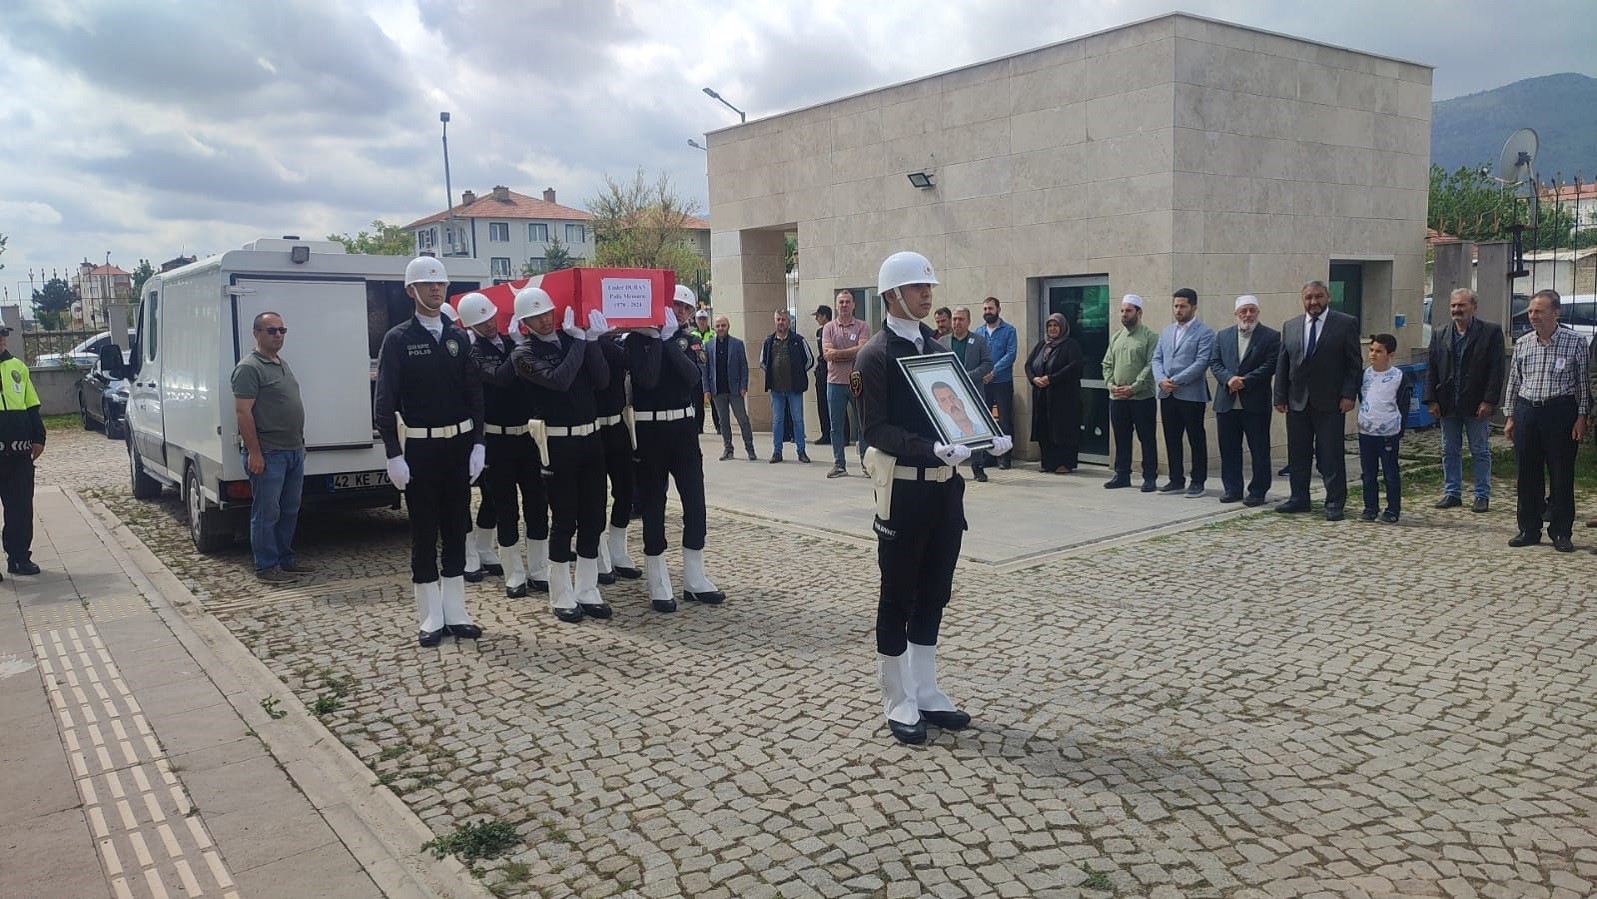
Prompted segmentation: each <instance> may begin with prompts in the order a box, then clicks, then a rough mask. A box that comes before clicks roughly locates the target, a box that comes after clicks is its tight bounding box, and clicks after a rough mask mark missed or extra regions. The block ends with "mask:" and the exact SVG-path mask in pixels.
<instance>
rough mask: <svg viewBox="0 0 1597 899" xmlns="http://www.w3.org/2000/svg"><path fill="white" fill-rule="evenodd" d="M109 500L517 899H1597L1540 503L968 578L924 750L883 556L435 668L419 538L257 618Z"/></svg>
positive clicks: (1592, 791)
mask: <svg viewBox="0 0 1597 899" xmlns="http://www.w3.org/2000/svg"><path fill="white" fill-rule="evenodd" d="M93 439H99V440H101V442H100V443H99V444H95V445H93V446H89V445H88V444H87V443H86V444H85V449H84V450H83V458H84V459H85V460H88V459H90V458H91V457H92V458H98V457H99V453H104V452H106V448H107V447H109V448H111V449H112V450H115V448H116V445H115V444H109V443H106V442H104V441H103V439H102V438H98V437H95V438H93ZM62 442H63V443H65V442H67V441H65V440H63V441H62ZM73 452H76V450H75V449H65V448H63V449H62V450H61V451H60V452H59V453H57V458H58V459H63V460H64V459H67V458H74V459H75V458H77V457H76V456H69V454H70V453H73ZM113 461H115V454H114V452H113V453H112V454H111V456H109V457H108V460H107V461H106V462H104V463H102V464H103V465H104V466H107V467H110V466H112V463H113ZM782 476H795V477H796V475H788V474H786V473H784V474H783V475H782ZM75 479H76V478H75V477H74V480H75ZM90 489H91V492H92V493H94V494H95V495H97V496H99V497H100V498H101V499H102V500H103V501H104V502H106V503H107V504H108V505H109V506H110V508H111V509H113V510H114V511H115V512H117V513H118V514H120V515H122V516H123V517H124V520H126V521H128V522H129V524H130V526H132V527H133V528H134V530H135V531H136V532H137V533H138V534H139V535H140V536H141V538H142V539H143V540H144V541H145V542H146V543H147V544H149V545H150V546H151V547H152V548H153V549H154V550H155V552H156V553H157V555H159V556H160V557H161V558H163V559H164V560H165V561H167V562H168V564H169V565H171V566H172V568H173V569H174V570H175V571H176V572H178V573H179V575H180V576H181V577H183V578H185V579H187V580H188V581H189V582H190V583H191V585H192V587H193V589H194V590H195V592H196V593H197V594H198V595H199V596H200V597H201V599H202V600H203V602H204V603H205V605H206V606H207V608H209V609H210V610H211V611H213V612H214V613H215V614H216V615H217V616H218V617H219V618H220V619H221V620H222V621H223V622H224V623H225V624H226V625H227V626H228V627H229V628H230V629H231V630H232V631H233V632H234V633H235V634H236V635H237V636H238V637H239V638H240V639H241V640H242V641H243V642H244V643H245V644H246V645H247V646H249V647H250V648H251V650H252V651H253V652H255V653H256V654H257V655H258V656H259V657H260V658H261V659H263V660H265V662H266V663H267V665H268V666H270V667H271V669H272V670H273V671H274V672H275V673H276V674H278V675H279V676H280V677H281V678H282V679H283V680H284V682H285V683H287V684H288V685H289V686H290V687H291V688H292V689H293V690H294V691H295V693H296V694H297V695H298V697H299V698H300V699H301V700H303V701H305V702H306V703H314V702H315V701H316V700H317V699H318V698H322V699H323V700H324V705H326V706H336V708H332V709H331V710H330V711H327V713H326V714H325V715H324V716H323V720H324V721H325V722H326V723H327V725H328V726H329V727H330V728H331V729H332V730H333V731H334V732H335V733H336V734H338V736H339V737H340V738H341V739H342V740H344V741H345V743H346V744H348V745H349V746H350V747H351V748H352V749H353V750H354V751H355V752H356V753H357V754H358V755H359V756H360V757H361V758H362V759H364V760H365V761H366V762H367V763H368V764H369V765H370V766H371V768H372V769H373V771H374V772H375V774H374V776H375V777H376V778H377V779H378V780H379V781H380V782H382V783H385V784H387V785H388V786H389V787H390V788H391V789H393V790H394V791H396V792H397V793H398V794H399V795H401V796H402V797H403V798H404V800H405V801H406V802H407V803H408V804H409V805H410V807H411V808H413V809H414V810H415V811H416V812H417V814H419V815H420V816H421V817H422V818H423V819H424V820H425V821H426V822H427V823H428V824H429V825H430V826H431V827H432V828H433V829H434V831H435V832H437V833H440V834H442V833H446V832H448V831H450V830H452V829H454V828H455V827H457V826H458V825H461V824H463V823H466V822H470V821H476V820H483V819H486V818H489V817H497V818H501V819H504V820H506V821H509V822H511V823H513V824H515V825H516V827H517V829H518V833H519V836H520V838H521V840H522V843H521V845H519V846H517V847H516V849H515V851H514V853H513V854H511V855H509V856H507V857H504V858H500V859H495V860H493V861H488V862H481V863H478V868H479V870H480V874H481V876H482V878H483V881H484V882H485V883H486V884H488V885H489V886H490V887H491V888H493V889H494V890H495V891H496V892H498V893H500V894H502V895H547V896H553V895H568V894H576V895H582V896H610V895H645V896H667V895H677V894H690V895H696V896H737V897H758V896H784V897H792V896H806V895H821V896H845V895H861V896H888V897H900V896H918V895H934V896H939V897H954V896H967V895H969V896H993V895H997V896H1031V895H1038V896H1044V895H1046V896H1094V897H1096V896H1109V895H1119V896H1150V897H1175V896H1250V897H1267V896H1269V897H1275V896H1323V897H1329V896H1390V895H1431V896H1474V895H1481V896H1557V897H1580V896H1590V895H1593V894H1594V893H1597V700H1594V696H1597V673H1594V672H1597V614H1594V613H1597V595H1594V592H1597V591H1593V589H1592V586H1591V585H1592V583H1593V582H1594V581H1597V558H1594V557H1593V556H1592V555H1590V554H1587V553H1584V552H1581V553H1577V554H1575V555H1572V556H1560V555H1556V554H1554V553H1553V552H1552V551H1551V549H1549V548H1547V547H1537V548H1535V549H1529V550H1523V551H1513V550H1509V549H1507V547H1506V546H1505V541H1506V539H1507V537H1508V536H1510V535H1511V534H1512V532H1513V519H1512V515H1511V512H1509V511H1508V510H1509V508H1510V507H1511V505H1512V501H1511V498H1509V497H1504V498H1500V499H1499V500H1498V502H1497V506H1498V508H1497V509H1494V511H1493V512H1492V513H1490V514H1487V515H1471V514H1468V513H1462V514H1461V513H1460V512H1459V511H1458V510H1450V511H1449V512H1447V513H1442V512H1437V511H1435V510H1432V509H1430V508H1429V503H1428V502H1426V501H1425V500H1426V499H1427V498H1422V497H1415V498H1414V499H1413V501H1412V502H1411V506H1412V507H1419V508H1411V510H1410V511H1407V512H1405V514H1404V519H1403V521H1402V523H1401V524H1398V525H1382V524H1363V523H1359V522H1356V521H1348V522H1344V523H1339V524H1327V523H1325V522H1323V521H1321V520H1318V519H1310V518H1307V517H1305V516H1293V517H1291V518H1284V517H1283V516H1278V515H1273V514H1261V515H1253V516H1242V517H1238V518H1234V519H1230V520H1226V521H1223V522H1220V523H1218V524H1214V525H1210V526H1207V527H1203V528H1198V529H1194V530H1188V531H1184V532H1181V533H1177V534H1172V535H1166V536H1160V537H1155V538H1151V539H1147V540H1142V541H1138V542H1134V543H1130V544H1124V545H1120V546H1117V547H1114V548H1110V549H1097V550H1094V551H1091V552H1084V553H1081V554H1078V555H1076V556H1074V557H1071V558H1068V559H1066V560H1064V561H1053V562H1050V563H1049V564H1048V565H1046V566H1042V567H1038V568H1033V569H1029V570H1024V571H1018V572H1013V573H998V572H996V571H994V570H992V569H989V568H986V567H984V566H978V565H971V564H962V565H961V567H960V570H959V572H958V576H957V579H956V583H955V597H954V601H953V603H952V605H951V606H950V609H949V614H948V617H947V619H946V621H945V626H944V642H943V646H942V652H941V659H942V661H943V668H942V670H943V676H942V681H943V684H942V685H943V686H944V688H945V689H946V690H947V691H948V692H949V693H950V694H951V695H953V696H954V697H956V699H958V700H960V701H961V702H962V704H964V705H965V707H966V708H968V709H969V710H971V711H972V712H973V713H974V714H975V717H976V724H975V726H974V727H973V728H972V729H971V730H968V731H965V732H962V733H948V732H939V731H937V730H936V729H933V731H932V734H933V737H932V739H931V741H930V742H929V744H928V745H927V746H926V747H924V748H908V747H902V746H899V745H896V744H894V743H893V742H891V740H890V739H889V737H888V736H887V733H886V730H885V728H884V726H883V722H882V717H881V709H880V705H879V699H878V693H877V690H876V687H875V685H874V668H873V666H872V659H871V656H872V652H873V650H872V633H871V631H872V614H873V609H874V602H875V587H874V578H875V571H874V559H873V557H872V553H871V550H870V549H869V547H868V546H867V545H861V544H859V543H843V542H833V541H829V540H826V539H823V538H820V537H816V536H813V535H795V534H792V533H790V532H787V531H785V530H784V529H783V528H782V527H781V526H780V525H779V524H775V523H768V524H740V525H738V526H736V527H735V529H733V528H728V527H717V526H715V525H714V524H712V528H711V552H710V560H711V566H712V570H711V574H712V576H714V577H716V578H717V580H718V582H719V584H720V586H721V587H722V588H723V589H725V590H727V592H728V594H729V596H730V599H729V600H728V602H727V604H726V605H725V606H722V607H719V608H703V607H695V606H688V607H685V608H683V609H682V611H681V612H679V613H677V614H676V615H670V616H665V615H657V614H655V613H653V612H650V611H648V606H647V602H646V599H645V596H644V593H643V592H642V589H641V586H640V585H639V584H638V583H637V582H632V583H622V584H620V585H618V586H616V587H613V588H606V591H605V592H606V596H607V598H608V599H609V601H610V602H611V603H612V604H614V605H615V607H616V610H617V611H616V616H615V618H614V619H612V620H611V621H609V622H592V621H588V622H584V623H582V624H581V625H578V626H571V625H566V624H561V623H559V622H558V621H556V620H555V619H554V618H553V616H552V615H550V614H549V613H548V611H547V610H546V606H545V605H544V603H542V602H539V601H537V600H506V599H504V598H503V596H502V591H501V590H499V587H498V584H497V582H496V581H495V580H494V579H492V578H490V579H489V580H488V581H486V582H484V584H482V585H477V586H475V587H473V588H472V589H471V591H470V602H471V604H472V608H473V609H474V612H475V614H476V615H477V618H478V621H479V623H481V624H483V625H484V628H485V631H486V632H485V634H484V636H483V638H482V639H481V640H480V641H477V642H475V643H473V642H469V641H467V642H460V643H456V642H454V641H446V643H445V645H444V646H442V647H440V648H439V649H435V650H427V651H423V650H418V649H417V648H416V647H415V645H414V634H413V631H414V621H413V606H412V603H411V598H410V590H409V584H408V582H407V573H406V550H405V548H404V547H405V526H404V523H403V519H402V517H401V516H400V515H398V514H397V513H390V512H381V511H380V512H375V513H349V514H342V513H334V514H321V515H317V516H313V517H312V518H311V519H310V520H308V521H307V522H305V527H304V529H303V531H302V537H301V539H300V540H299V545H300V546H301V547H302V549H301V553H302V556H303V557H304V558H306V560H307V561H310V562H312V563H313V564H316V565H318V566H320V570H319V573H318V574H317V575H316V576H315V577H314V579H313V580H311V581H309V582H308V583H306V584H305V585H304V586H301V587H296V588H294V589H286V590H262V589H261V588H260V587H259V586H258V585H257V584H256V583H255V582H253V580H252V579H251V578H250V577H249V572H248V568H249V565H248V562H247V557H246V551H245V549H244V548H243V547H235V548H234V549H232V550H230V551H228V552H224V553H222V554H219V555H218V556H215V557H213V558H210V559H202V558H200V557H198V556H196V555H195V554H194V553H193V551H192V548H191V546H190V544H189V542H188V538H187V535H186V532H185V531H184V529H183V527H182V524H181V521H180V516H181V510H180V508H179V504H178V502H177V500H176V498H175V497H172V496H171V495H168V497H167V498H165V499H164V500H163V501H161V502H159V503H155V504H143V503H137V502H135V501H133V500H132V499H131V498H129V497H128V496H127V495H126V488H125V486H123V485H121V484H120V483H118V484H116V485H115V486H110V487H92V486H91V488H90ZM1590 500H1591V498H1590V497H1586V498H1584V499H1583V501H1582V504H1581V506H1580V508H1581V509H1582V510H1583V511H1589V510H1590V509H1591V508H1592V506H1593V504H1592V502H1591V501H1590ZM1583 517H1584V516H1583ZM972 524H973V525H974V526H975V527H978V528H979V527H981V525H982V522H981V521H980V520H976V521H973V522H972ZM1037 526H1038V527H1049V528H1058V529H1061V531H1068V529H1069V528H1070V526H1071V524H1070V510H1069V509H1061V510H1059V513H1058V517H1057V519H1055V520H1052V521H1038V522H1037ZM1587 533H1590V532H1587ZM1584 536H1585V535H1584V534H1581V533H1577V535H1576V537H1577V540H1580V541H1582V542H1585V541H1584V540H1583V538H1584ZM633 553H634V554H635V555H637V554H638V553H639V548H638V547H637V546H634V547H633Z"/></svg>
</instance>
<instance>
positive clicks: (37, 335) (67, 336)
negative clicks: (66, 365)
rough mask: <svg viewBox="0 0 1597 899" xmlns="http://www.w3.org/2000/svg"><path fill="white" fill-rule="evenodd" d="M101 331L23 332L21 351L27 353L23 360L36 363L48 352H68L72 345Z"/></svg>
mask: <svg viewBox="0 0 1597 899" xmlns="http://www.w3.org/2000/svg"><path fill="white" fill-rule="evenodd" d="M102 333H104V332H103V331H101V330H94V331H26V332H23V334H22V339H23V347H24V350H23V352H24V353H26V355H27V359H25V360H23V361H25V362H27V363H28V364H29V365H35V364H37V363H38V361H39V357H40V356H43V355H47V354H50V353H56V354H61V353H67V352H70V351H71V350H72V348H73V347H75V346H77V345H78V344H80V343H82V342H83V341H85V340H88V339H89V338H91V337H94V336H95V335H97V334H102Z"/></svg>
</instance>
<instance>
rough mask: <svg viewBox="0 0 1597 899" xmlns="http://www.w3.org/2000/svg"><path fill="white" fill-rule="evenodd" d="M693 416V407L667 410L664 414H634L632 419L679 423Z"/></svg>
mask: <svg viewBox="0 0 1597 899" xmlns="http://www.w3.org/2000/svg"><path fill="white" fill-rule="evenodd" d="M692 415H693V409H692V407H689V408H687V409H667V410H666V411H664V412H637V411H635V412H633V413H632V417H633V418H634V419H636V420H638V421H679V420H681V419H684V418H689V417H691V416H692Z"/></svg>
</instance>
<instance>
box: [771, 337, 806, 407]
mask: <svg viewBox="0 0 1597 899" xmlns="http://www.w3.org/2000/svg"><path fill="white" fill-rule="evenodd" d="M775 346H776V332H775V331H772V332H771V333H770V334H768V335H766V337H765V343H764V344H763V345H761V347H760V370H761V371H763V372H765V392H766V393H772V392H774V391H773V389H772V386H771V350H772V348H773V347H775ZM787 352H788V364H789V365H790V366H792V372H793V383H792V384H791V385H787V386H789V387H791V389H790V390H789V391H787V392H789V393H803V392H804V391H806V390H808V389H809V387H810V376H809V371H810V369H812V368H814V367H815V353H814V352H813V351H811V350H810V342H809V341H808V340H805V339H804V338H803V337H801V336H800V335H799V333H798V332H797V331H788V332H787Z"/></svg>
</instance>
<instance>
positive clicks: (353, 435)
mask: <svg viewBox="0 0 1597 899" xmlns="http://www.w3.org/2000/svg"><path fill="white" fill-rule="evenodd" d="M231 293H232V294H233V303H234V312H235V317H234V321H235V322H236V323H237V326H238V335H237V338H236V347H235V350H236V352H235V354H234V358H235V359H239V358H243V356H245V355H247V354H248V353H249V352H250V351H251V350H252V349H254V347H255V335H254V329H253V323H254V321H255V316H256V315H258V314H260V313H262V312H275V313H277V314H278V315H280V316H282V317H283V326H284V327H286V328H287V329H288V333H287V334H286V335H285V337H284V340H283V353H282V356H283V359H284V360H285V361H286V362H287V363H288V364H289V367H290V368H292V369H293V370H294V377H295V378H296V379H297V380H298V381H299V389H300V397H301V399H302V401H303V402H304V404H305V449H306V450H307V451H310V452H315V451H317V450H334V449H356V448H366V447H370V446H371V445H372V408H371V369H370V364H369V362H368V361H367V358H366V281H365V279H363V278H348V279H328V280H320V279H318V280H314V281H312V280H281V281H280V280H275V279H271V280H268V279H257V278H245V277H239V278H236V279H234V290H232V291H231Z"/></svg>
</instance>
